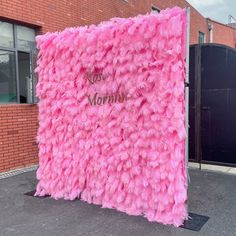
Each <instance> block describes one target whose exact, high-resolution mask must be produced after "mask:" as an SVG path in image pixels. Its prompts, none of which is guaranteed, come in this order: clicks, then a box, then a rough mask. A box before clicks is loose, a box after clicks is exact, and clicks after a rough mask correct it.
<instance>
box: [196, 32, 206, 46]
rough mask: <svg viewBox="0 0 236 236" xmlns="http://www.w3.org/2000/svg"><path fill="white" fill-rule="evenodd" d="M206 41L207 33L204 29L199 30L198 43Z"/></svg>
mask: <svg viewBox="0 0 236 236" xmlns="http://www.w3.org/2000/svg"><path fill="white" fill-rule="evenodd" d="M200 35H202V36H203V42H200ZM205 42H206V34H205V33H204V32H202V31H198V43H199V44H202V43H205Z"/></svg>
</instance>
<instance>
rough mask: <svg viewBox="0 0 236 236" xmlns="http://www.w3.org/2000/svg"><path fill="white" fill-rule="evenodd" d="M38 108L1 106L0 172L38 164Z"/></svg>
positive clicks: (30, 106)
mask: <svg viewBox="0 0 236 236" xmlns="http://www.w3.org/2000/svg"><path fill="white" fill-rule="evenodd" d="M37 127H38V122H37V106H35V105H29V104H25V105H23V104H22V105H17V104H15V105H0V172H3V171H7V170H10V169H15V168H18V167H23V166H28V165H31V164H36V163H37V162H38V157H37V156H38V149H37V144H36V132H37Z"/></svg>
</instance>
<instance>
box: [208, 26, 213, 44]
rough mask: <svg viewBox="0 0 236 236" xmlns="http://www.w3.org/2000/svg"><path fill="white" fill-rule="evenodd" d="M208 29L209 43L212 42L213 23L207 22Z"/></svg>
mask: <svg viewBox="0 0 236 236" xmlns="http://www.w3.org/2000/svg"><path fill="white" fill-rule="evenodd" d="M208 30H209V32H210V43H213V25H212V24H210V23H209V22H208Z"/></svg>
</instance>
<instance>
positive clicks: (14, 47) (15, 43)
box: [0, 19, 37, 104]
mask: <svg viewBox="0 0 236 236" xmlns="http://www.w3.org/2000/svg"><path fill="white" fill-rule="evenodd" d="M0 21H1V22H6V23H10V24H12V25H13V41H14V42H13V48H11V47H10V48H9V47H4V46H1V45H0V50H5V51H11V52H14V53H15V63H16V64H15V67H16V68H15V71H16V97H17V99H16V103H17V104H23V103H20V79H19V62H18V52H25V53H29V56H30V71H31V77H32V78H31V80H32V81H33V80H34V78H33V76H34V73H33V72H34V68H33V64H32V57H33V53H34V52H33V51H34V50H36V48H35V49H29V50H26V49H18V46H17V25H20V24H15V23H11V22H8V21H5V20H1V19H0ZM20 26H24V25H20ZM26 27H28V26H26ZM28 28H31V27H28ZM31 29H33V30H34V31H35V36H36V35H37V32H36V29H35V28H31ZM32 86H35V85H34V83H33V82H32ZM34 90H35V88H34V87H33V91H32V103H33V104H34V103H36V101H35V100H36V99H35V91H34ZM14 103H15V102H14ZM32 103H24V104H32ZM3 104H10V103H3Z"/></svg>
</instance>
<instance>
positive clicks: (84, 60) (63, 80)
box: [36, 8, 187, 226]
mask: <svg viewBox="0 0 236 236" xmlns="http://www.w3.org/2000/svg"><path fill="white" fill-rule="evenodd" d="M185 28H186V12H185V10H183V9H180V8H173V9H168V10H164V11H162V12H161V13H160V14H147V15H141V16H137V17H134V18H129V19H121V18H114V19H111V20H110V21H108V22H104V23H101V24H100V25H98V26H95V25H91V26H88V27H78V28H68V29H65V30H64V31H63V32H56V33H47V34H45V35H43V36H38V37H37V45H38V49H39V58H38V67H37V71H38V74H39V83H38V85H37V95H38V97H39V99H40V102H39V124H40V127H39V130H38V142H39V169H38V171H37V178H38V180H39V182H38V185H37V192H36V194H37V195H39V196H43V195H50V196H51V197H53V198H55V199H58V198H64V199H66V200H73V199H75V198H81V199H82V200H84V201H86V202H88V203H94V204H99V205H102V207H107V208H115V209H117V210H119V211H123V212H126V213H128V214H130V215H143V216H145V217H146V218H147V219H148V220H149V221H157V222H161V223H163V224H173V225H175V226H179V225H181V224H182V223H183V221H184V219H186V218H187V211H186V199H187V191H186V173H185V156H184V155H185V154H184V142H185V138H186V132H185V124H184V123H185V115H184V114H185V112H184V78H185V47H186V42H185V33H186V30H185Z"/></svg>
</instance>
